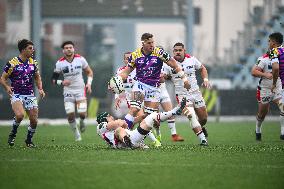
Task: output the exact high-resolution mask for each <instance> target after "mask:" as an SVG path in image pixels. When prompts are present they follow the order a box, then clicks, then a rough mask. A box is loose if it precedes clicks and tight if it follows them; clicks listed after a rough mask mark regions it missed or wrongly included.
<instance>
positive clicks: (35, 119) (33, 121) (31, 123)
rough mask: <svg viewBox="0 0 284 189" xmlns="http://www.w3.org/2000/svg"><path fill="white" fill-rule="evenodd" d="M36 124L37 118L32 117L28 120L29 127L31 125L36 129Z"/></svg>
mask: <svg viewBox="0 0 284 189" xmlns="http://www.w3.org/2000/svg"><path fill="white" fill-rule="evenodd" d="M37 123H38V121H37V118H34V117H33V118H31V119H30V125H31V127H32V128H34V127H36V126H37Z"/></svg>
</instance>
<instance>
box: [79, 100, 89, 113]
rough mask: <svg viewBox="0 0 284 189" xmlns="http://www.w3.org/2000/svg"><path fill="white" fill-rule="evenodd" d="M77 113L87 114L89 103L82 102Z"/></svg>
mask: <svg viewBox="0 0 284 189" xmlns="http://www.w3.org/2000/svg"><path fill="white" fill-rule="evenodd" d="M77 111H78V113H79V114H82V113H85V112H87V102H80V103H79V104H78V105H77Z"/></svg>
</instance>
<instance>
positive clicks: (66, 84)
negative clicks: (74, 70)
mask: <svg viewBox="0 0 284 189" xmlns="http://www.w3.org/2000/svg"><path fill="white" fill-rule="evenodd" d="M70 84H71V81H69V80H66V79H65V80H63V81H62V85H63V86H69V85H70Z"/></svg>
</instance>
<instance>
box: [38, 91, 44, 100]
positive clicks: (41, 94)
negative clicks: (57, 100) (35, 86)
mask: <svg viewBox="0 0 284 189" xmlns="http://www.w3.org/2000/svg"><path fill="white" fill-rule="evenodd" d="M38 93H39V95H40V97H41V98H42V99H43V98H44V97H45V92H44V90H43V89H39V90H38Z"/></svg>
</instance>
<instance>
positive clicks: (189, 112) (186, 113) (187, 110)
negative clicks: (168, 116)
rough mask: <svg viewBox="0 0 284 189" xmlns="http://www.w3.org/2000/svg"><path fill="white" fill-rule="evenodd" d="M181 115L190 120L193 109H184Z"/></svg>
mask: <svg viewBox="0 0 284 189" xmlns="http://www.w3.org/2000/svg"><path fill="white" fill-rule="evenodd" d="M182 113H183V114H184V115H185V116H186V117H187V118H188V119H191V118H192V114H193V113H194V114H195V111H194V108H193V107H185V108H184V109H183V111H182Z"/></svg>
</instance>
